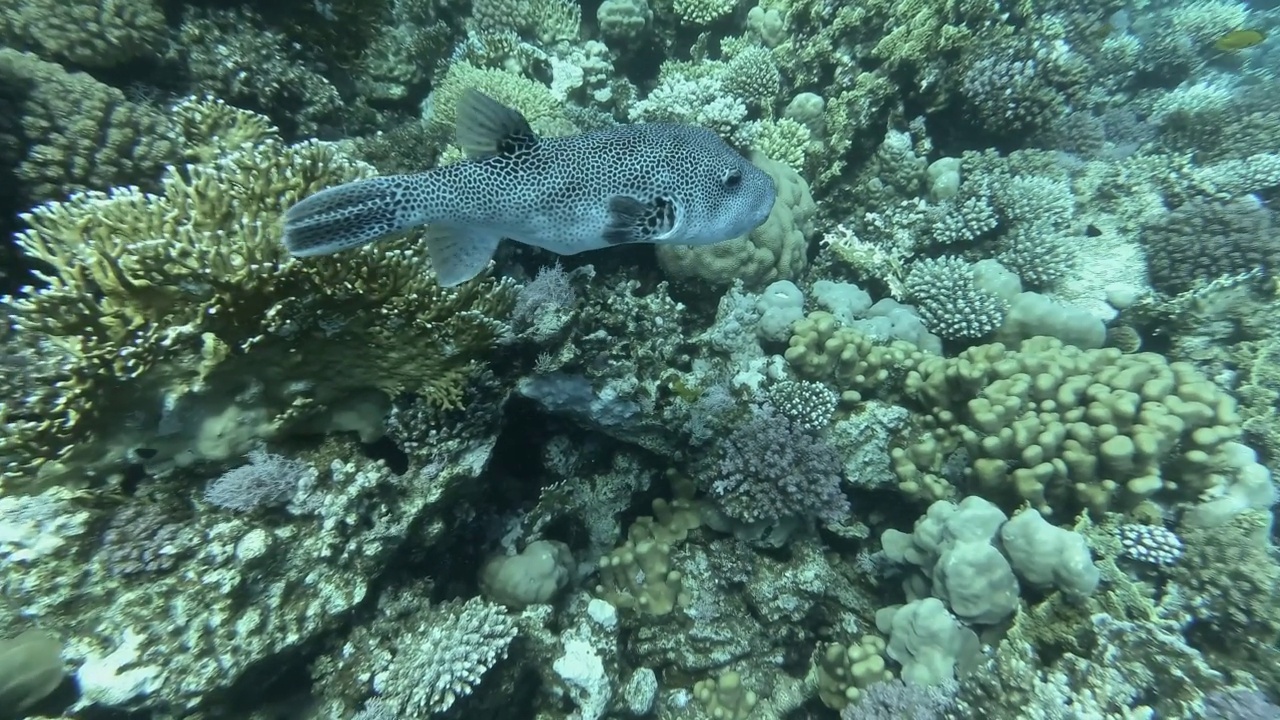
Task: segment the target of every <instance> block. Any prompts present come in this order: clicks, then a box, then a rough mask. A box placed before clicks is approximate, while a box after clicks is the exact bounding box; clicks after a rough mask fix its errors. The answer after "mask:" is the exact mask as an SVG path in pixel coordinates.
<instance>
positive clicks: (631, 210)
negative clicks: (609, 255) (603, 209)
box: [604, 195, 652, 245]
mask: <svg viewBox="0 0 1280 720" xmlns="http://www.w3.org/2000/svg"><path fill="white" fill-rule="evenodd" d="M651 212H652V208H650V207H649V206H648V205H645V204H644V203H642V202H640V201H639V200H637V199H635V198H633V197H631V196H629V195H614V196H613V197H611V198H609V224H608V225H607V226H606V227H605V229H604V240H605V242H607V243H609V244H610V245H625V244H627V243H634V242H642V241H643V240H644V239H645V238H646V237H648V234H647V233H646V231H645V219H646V218H647V217H648V216H649V214H650V213H651Z"/></svg>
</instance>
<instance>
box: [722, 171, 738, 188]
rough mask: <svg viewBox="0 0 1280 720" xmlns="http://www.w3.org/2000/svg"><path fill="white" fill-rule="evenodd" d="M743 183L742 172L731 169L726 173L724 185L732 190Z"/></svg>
mask: <svg viewBox="0 0 1280 720" xmlns="http://www.w3.org/2000/svg"><path fill="white" fill-rule="evenodd" d="M741 184H742V172H741V171H739V170H729V171H727V172H725V174H724V186H725V187H727V188H729V189H730V190H732V189H733V188H736V187H738V186H739V185H741Z"/></svg>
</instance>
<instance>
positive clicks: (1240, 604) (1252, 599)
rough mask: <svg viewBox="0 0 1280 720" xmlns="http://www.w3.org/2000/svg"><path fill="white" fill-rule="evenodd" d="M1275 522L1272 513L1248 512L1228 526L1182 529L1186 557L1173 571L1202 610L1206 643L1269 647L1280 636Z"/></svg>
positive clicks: (1279, 567) (1279, 571) (1199, 615)
mask: <svg viewBox="0 0 1280 720" xmlns="http://www.w3.org/2000/svg"><path fill="white" fill-rule="evenodd" d="M1271 524H1272V519H1271V513H1270V512H1268V511H1248V512H1245V513H1242V514H1241V515H1239V516H1237V517H1236V518H1234V519H1233V520H1232V521H1231V522H1229V523H1227V525H1225V526H1224V527H1208V528H1204V527H1195V526H1191V525H1188V524H1187V523H1184V524H1183V526H1182V527H1179V528H1178V535H1179V536H1180V537H1181V539H1182V544H1183V554H1182V557H1181V558H1180V559H1179V561H1178V563H1177V564H1176V565H1175V566H1174V567H1173V569H1172V571H1171V573H1172V577H1173V578H1174V579H1175V580H1176V581H1177V582H1178V583H1179V584H1181V585H1182V587H1183V588H1184V591H1185V592H1186V593H1187V596H1188V597H1187V600H1188V601H1189V602H1190V604H1191V606H1192V607H1194V608H1196V617H1197V619H1198V620H1199V628H1198V630H1199V631H1200V634H1202V635H1203V639H1204V640H1205V641H1206V642H1209V643H1213V642H1214V641H1215V640H1217V639H1221V638H1232V639H1233V641H1232V642H1233V643H1234V642H1236V641H1241V642H1244V643H1245V644H1246V645H1249V646H1253V647H1265V646H1267V645H1269V644H1272V643H1274V642H1275V641H1276V639H1277V638H1280V606H1278V605H1277V604H1276V602H1275V598H1276V597H1277V595H1278V594H1280V563H1277V562H1276V560H1275V558H1274V557H1273V556H1272V554H1271V543H1270V535H1271ZM1244 650H1245V647H1243V646H1242V647H1239V648H1235V649H1234V651H1244ZM1229 652H1230V651H1229Z"/></svg>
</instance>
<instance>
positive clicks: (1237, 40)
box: [1213, 29, 1267, 52]
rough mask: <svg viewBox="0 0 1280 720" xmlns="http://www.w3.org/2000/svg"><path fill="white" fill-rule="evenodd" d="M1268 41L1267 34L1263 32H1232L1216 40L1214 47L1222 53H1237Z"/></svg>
mask: <svg viewBox="0 0 1280 720" xmlns="http://www.w3.org/2000/svg"><path fill="white" fill-rule="evenodd" d="M1266 39H1267V34H1266V33H1264V32H1262V31H1261V30H1250V29H1246V30H1232V31H1231V32H1229V33H1227V34H1226V35H1223V36H1222V37H1220V38H1218V39H1217V40H1215V41H1214V43H1213V46H1214V47H1215V48H1217V49H1218V50H1221V51H1222V52H1236V51H1237V50H1244V49H1245V48H1251V47H1253V46H1254V45H1257V44H1258V43H1260V42H1262V41H1263V40H1266Z"/></svg>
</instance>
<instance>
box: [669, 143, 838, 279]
mask: <svg viewBox="0 0 1280 720" xmlns="http://www.w3.org/2000/svg"><path fill="white" fill-rule="evenodd" d="M751 161H752V162H753V163H755V164H756V165H757V166H759V167H760V168H761V169H762V170H764V171H765V172H767V173H769V176H770V177H772V178H773V181H774V183H775V184H776V185H777V189H778V199H777V201H776V202H774V204H773V212H771V213H769V217H768V218H767V219H766V220H765V221H764V224H762V225H761V226H760V227H758V228H756V229H755V230H752V231H751V233H750V234H748V235H745V236H743V237H739V238H734V239H733V240H727V241H725V242H722V243H717V244H715V245H701V246H685V245H660V246H658V248H657V253H658V262H659V263H660V264H661V265H662V269H663V270H665V271H666V272H667V274H668V275H670V276H671V277H673V278H681V279H688V278H697V279H699V280H705V281H707V282H710V283H712V284H714V285H716V286H726V285H729V284H731V283H732V282H733V281H734V280H735V279H741V280H742V282H743V283H744V284H745V285H746V286H747V287H763V286H764V285H767V284H769V283H771V282H773V281H775V280H793V279H795V278H797V277H799V276H800V273H802V272H804V269H805V267H806V265H807V264H808V256H807V255H806V252H807V250H808V242H809V236H810V235H811V234H812V233H813V220H814V215H815V214H816V213H817V205H815V204H814V201H813V195H811V194H810V193H809V183H807V182H805V180H804V178H802V177H800V175H799V173H797V172H796V171H795V170H792V169H791V168H790V167H787V166H786V165H784V164H782V163H779V162H775V161H773V160H770V159H769V158H768V157H766V156H764V155H762V154H760V153H754V154H752V156H751Z"/></svg>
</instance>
